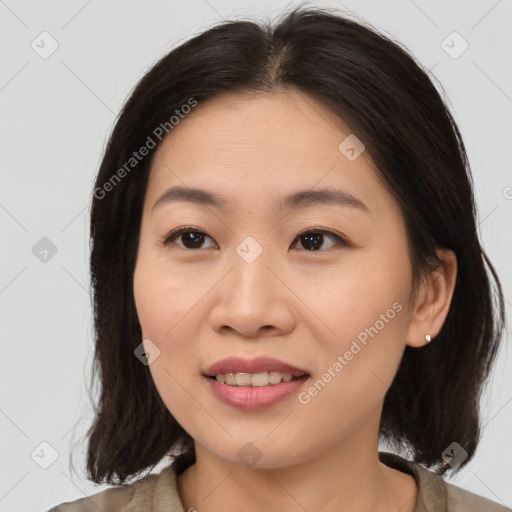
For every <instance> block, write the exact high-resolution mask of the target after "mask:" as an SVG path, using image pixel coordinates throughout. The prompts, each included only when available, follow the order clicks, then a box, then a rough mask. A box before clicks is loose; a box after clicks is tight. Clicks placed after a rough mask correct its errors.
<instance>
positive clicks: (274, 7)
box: [0, 0, 512, 512]
mask: <svg viewBox="0 0 512 512" xmlns="http://www.w3.org/2000/svg"><path fill="white" fill-rule="evenodd" d="M286 5H295V2H290V3H287V2H282V1H277V2H276V1H275V2H271V1H270V0H265V1H263V0H260V1H257V2H256V1H253V2H248V1H240V2H236V3H235V2H232V4H230V3H229V2H227V1H223V0H211V1H210V0H208V1H206V0H190V1H188V2H177V1H163V0H152V1H149V2H127V1H124V2H122V1H121V0H116V1H109V2H105V1H103V2H101V1H99V0H89V1H84V0H73V1H68V2H65V3H64V2H55V1H48V2H37V1H35V0H30V1H24V2H16V1H15V0H6V1H0V23H1V29H0V43H1V44H0V55H1V63H0V109H1V127H0V129H1V133H0V144H1V147H0V150H1V152H0V158H1V162H2V164H1V165H2V167H1V174H0V176H1V185H0V223H1V227H2V249H1V253H0V257H1V261H0V263H1V265H0V312H1V318H0V326H1V333H2V336H1V340H2V341H1V343H2V345H1V346H2V357H1V358H0V365H1V370H0V371H1V376H2V385H1V386H0V429H1V430H0V431H1V437H0V450H1V452H0V464H1V467H0V510H1V511H9V512H16V511H29V510H34V511H40V510H46V509H48V508H50V507H51V506H54V505H56V504H58V503H61V502H63V501H69V500H74V499H77V498H80V497H83V496H85V495H90V494H92V493H94V492H99V491H100V490H102V489H103V488H105V487H106V486H100V487H98V486H94V485H93V484H91V483H90V482H88V481H86V480H85V479H83V478H82V476H81V474H80V472H81V470H82V466H83V463H84V442H83V439H82V436H83V434H84V433H85V431H86V429H87V428H88V427H89V425H90V420H91V414H90V412H91V406H90V404H89V400H88V398H87V383H88V381H89V371H90V367H91V356H92V336H91V332H92V328H91V325H92V324H91V318H92V317H91V307H90V296H89V292H88V282H89V276H88V257H89V242H88V237H89V231H88V220H89V219H88V216H89V198H90V193H91V189H92V185H93V180H94V177H95V173H96V171H97V167H98V164H99V161H100V158H101V154H102V151H103V149H104V146H105V142H106V139H107V136H108V134H109V133H110V130H111V128H112V126H113V123H114V120H115V117H116V114H117V113H118V111H119V110H120V108H121V106H122V104H123V102H124V100H125V99H126V97H127V95H128V94H129V92H130V91H131V89H132V87H133V86H134V85H135V83H136V81H137V80H138V79H139V78H140V77H141V75H142V74H143V73H144V72H145V71H146V70H147V69H148V67H149V66H151V65H152V64H153V63H154V62H155V61H156V60H157V59H158V58H159V57H161V56H162V55H163V54H164V53H166V52H168V51H169V50H170V49H171V48H172V47H174V46H176V45H177V44H179V43H181V42H183V41H184V40H186V39H187V38H189V37H191V36H193V35H195V34H197V33H198V32H200V31H201V30H203V29H204V28H206V27H208V26H211V25H212V24H213V23H215V22H217V21H219V20H221V19H222V18H232V17H247V16H251V17H256V18H258V19H260V18H262V17H266V16H271V15H273V14H277V13H278V12H281V10H282V8H283V7H285V6H286ZM310 5H318V6H331V7H338V8H343V9H347V10H349V11H350V12H351V13H353V14H354V15H356V16H360V17H362V18H364V19H366V20H368V21H369V22H371V23H372V24H374V25H375V26H376V27H377V28H379V29H380V30H382V31H384V32H385V33H387V34H389V35H391V36H392V37H394V38H395V39H397V40H399V41H401V42H402V43H404V44H405V45H406V46H407V47H408V48H410V50H411V51H412V52H413V54H415V55H416V57H417V58H418V60H419V61H420V62H421V63H422V64H423V65H424V66H426V67H428V68H430V69H432V70H433V73H434V75H435V76H437V77H438V79H439V80H440V82H441V83H442V85H443V88H444V90H445V92H446V95H447V96H448V101H449V104H450V105H451V108H452V111H453V112H454V114H455V118H456V121H457V122H458V124H459V127H460V129H461V131H462V134H463V137H464V138H465V142H466V145H467V150H468V153H469V158H470V162H471V164H472V168H473V173H474V179H475V191H476V197H477V202H478V207H479V212H480V230H481V235H482V240H483V243H484V247H485V249H486V251H487V253H488V254H489V256H490V258H491V260H492V262H493V263H494V264H495V266H496V269H497V271H498V273H499V275H500V277H501V280H502V283H503V285H504V291H505V295H506V297H507V299H508V301H507V314H508V315H509V314H510V306H511V301H512V296H511V289H512V272H511V269H510V266H509V265H508V263H509V262H510V255H511V227H510V219H511V217H512V188H511V187H512V175H511V164H510V147H511V142H512V128H511V126H512V123H511V121H512V80H511V79H512V72H511V55H512V31H511V28H510V27H511V26H512V1H511V0H499V1H497V0H478V1H477V0H473V1H463V0H458V1H450V2H447V1H445V0H443V1H427V0H414V1H413V0H388V1H385V2H382V1H378V0H366V1H364V0H360V1H355V0H354V1H346V2H344V3H343V4H342V3H341V2H310ZM43 31H47V32H48V33H49V34H51V36H52V37H53V38H54V39H55V40H56V41H57V43H58V45H59V46H58V49H57V50H56V51H55V52H54V53H53V54H52V55H51V56H49V57H48V58H47V59H43V58H41V57H40V55H39V54H38V53H36V51H34V50H33V49H32V47H31V43H32V42H33V41H35V43H34V45H35V44H39V47H40V49H39V51H42V49H41V47H42V45H43V44H44V46H45V49H46V50H48V49H49V48H50V46H49V44H50V40H49V39H45V40H44V43H41V38H42V37H48V36H39V35H40V34H41V32H43ZM453 31H457V32H459V33H460V34H461V36H462V37H463V38H464V39H465V40H466V41H467V42H468V43H469V48H468V49H467V50H466V51H465V52H464V53H463V54H462V55H460V56H459V57H458V58H452V57H451V56H450V55H448V54H447V53H446V51H445V49H444V48H443V46H442V42H443V41H444V40H445V39H446V38H447V36H449V35H450V34H451V33H452V32H453ZM452 40H453V39H448V43H445V44H449V45H451V46H453V47H454V48H453V49H452V51H457V50H458V49H460V48H461V46H460V41H456V40H454V42H453V43H451V42H450V41H452ZM43 237H48V238H49V239H50V240H51V241H52V242H53V244H55V246H56V248H57V253H56V254H55V255H54V256H53V257H51V258H50V257H49V256H48V261H46V262H42V261H40V259H38V258H37V257H36V255H35V254H34V253H33V252H32V248H33V246H34V245H35V244H36V243H37V242H38V241H39V240H40V239H41V238H43ZM509 341H510V338H507V339H506V340H505V345H506V349H504V350H503V351H502V352H501V353H500V356H499V362H498V364H497V365H496V368H495V372H494V375H493V379H492V382H491V385H490V386H489V387H488V389H487V391H486V393H485V396H484V399H483V405H484V423H485V429H484V431H483V436H482V441H481V443H480V446H479V449H478V451H477V454H476V457H475V459H474V460H473V461H472V462H471V463H470V464H469V466H468V467H466V468H465V469H464V470H463V471H462V473H461V474H460V475H459V476H458V477H457V478H456V479H453V480H452V482H454V483H456V484H458V485H460V486H462V487H464V488H467V489H469V490H471V491H473V492H476V493H478V494H481V495H483V496H486V497H489V498H490V499H493V500H495V501H498V502H501V503H504V504H506V505H508V506H512V486H511V485H510V484H511V483H512V476H511V475H512V463H511V460H510V458H511V456H512V446H511V444H512V443H511V440H510V439H511V438H510V428H511V425H512V403H511V401H512V372H510V371H508V372H507V371H506V369H507V368H510V367H511V363H512V358H511V355H510V350H509V349H508V346H509ZM42 442H47V443H49V444H50V445H51V446H52V447H53V448H54V449H55V450H56V451H57V452H58V458H57V459H56V460H55V462H54V463H53V464H52V465H51V466H50V467H49V468H48V469H43V468H41V467H40V465H39V464H44V463H45V462H46V463H49V462H50V461H51V453H52V452H51V449H49V448H48V447H47V446H46V445H43V446H42V447H41V446H40V443H42ZM34 450H35V452H34ZM71 451H74V452H75V453H76V456H75V460H76V466H77V471H78V474H76V473H75V472H71V473H70V469H69V465H68V463H69V456H70V452H71ZM31 454H33V457H34V458H32V456H31ZM36 461H37V462H38V463H39V464H38V463H36Z"/></svg>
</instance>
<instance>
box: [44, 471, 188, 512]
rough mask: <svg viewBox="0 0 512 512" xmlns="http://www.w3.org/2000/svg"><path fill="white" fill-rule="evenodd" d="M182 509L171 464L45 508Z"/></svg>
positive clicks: (77, 511) (66, 511) (78, 511)
mask: <svg viewBox="0 0 512 512" xmlns="http://www.w3.org/2000/svg"><path fill="white" fill-rule="evenodd" d="M164 510H165V511H166V512H184V511H183V507H182V505H181V501H180V498H179V494H178V490H177V486H176V474H175V472H174V469H173V468H172V466H169V467H166V468H164V469H163V470H162V471H161V472H160V473H157V474H150V475H146V476H145V477H143V478H141V479H139V480H136V481H135V482H133V483H131V484H127V485H123V486H120V487H112V488H110V489H106V490H104V491H101V492H99V493H96V494H93V495H91V496H87V497H85V498H80V499H78V500H75V501H69V502H65V503H61V504H60V505H57V506H55V507H53V508H52V509H50V510H48V512H107V511H108V512H150V511H151V512H160V511H164Z"/></svg>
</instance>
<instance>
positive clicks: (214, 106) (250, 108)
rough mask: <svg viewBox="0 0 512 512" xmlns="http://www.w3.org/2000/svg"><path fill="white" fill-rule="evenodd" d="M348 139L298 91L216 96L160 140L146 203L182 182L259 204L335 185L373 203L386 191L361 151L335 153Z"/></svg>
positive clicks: (348, 134)
mask: <svg viewBox="0 0 512 512" xmlns="http://www.w3.org/2000/svg"><path fill="white" fill-rule="evenodd" d="M347 137H353V134H352V132H351V130H350V128H349V126H348V125H346V124H345V123H344V122H343V121H342V120H341V119H339V118H338V116H336V115H334V114H333V113H332V112H330V111H329V110H328V109H327V108H326V107H325V106H324V105H322V104H320V103H318V102H317V101H316V100H314V99H313V98H311V97H309V96H307V95H305V94H303V93H300V92H296V91H286V92H280V93H272V94H268V93H264V94H263V93H258V94H250V93H238V94H225V95H222V96H218V97H215V98H214V99H212V100H209V101H207V102H205V103H203V104H201V103H199V104H198V105H197V106H196V107H195V108H194V109H193V111H192V112H191V113H190V114H188V115H186V116H185V117H184V119H181V120H180V122H179V124H178V125H177V126H175V127H174V128H173V130H172V132H170V134H169V135H168V136H167V137H166V138H165V139H164V140H163V141H162V143H161V144H160V145H159V147H158V148H157V150H156V153H155V155H154V159H153V162H152V168H151V175H150V180H149V185H148V190H147V202H148V203H151V207H152V206H153V204H154V203H155V201H157V200H158V199H159V197H160V196H161V195H162V192H164V191H165V190H166V189H167V188H169V187H172V186H182V187H191V188H204V189H208V190H210V191H217V192H219V193H218V194H217V195H219V196H223V197H231V198H232V199H233V200H234V201H235V202H236V201H239V203H240V205H247V204H248V203H251V205H252V206H254V207H255V208H258V207H262V206H263V201H266V200H267V199H268V200H269V201H270V200H272V201H276V200H277V199H279V198H280V197H284V196H285V195H290V194H292V193H294V192H295V191H297V190H308V189H309V190H311V189H318V188H322V189H324V188H333V187H334V188H337V189H343V191H345V192H346V193H347V194H350V195H352V196H354V197H357V198H360V199H361V200H363V201H364V202H365V203H366V204H368V203H373V204H374V205H375V200H376V198H375V197H374V196H375V194H378V193H379V192H380V193H385V192H386V191H385V190H382V188H383V187H382V184H381V182H380V180H379V178H378V175H377V173H376V172H375V166H374V164H373V162H372V160H371V158H370V157H369V155H368V154H367V153H366V152H365V151H363V152H362V153H361V154H360V156H358V157H357V158H356V159H354V160H349V159H348V158H347V157H346V156H345V154H344V153H343V152H342V151H340V144H342V143H343V142H344V141H345V140H347ZM379 188H380V190H379ZM365 199H366V200H365ZM388 199H389V198H388ZM377 202H378V201H377ZM230 204H231V203H230ZM230 204H228V205H227V206H228V207H229V206H230ZM282 204H283V202H282V201H281V205H282ZM375 207H377V209H378V205H375Z"/></svg>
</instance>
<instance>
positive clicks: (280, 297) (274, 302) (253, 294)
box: [210, 250, 297, 338]
mask: <svg viewBox="0 0 512 512" xmlns="http://www.w3.org/2000/svg"><path fill="white" fill-rule="evenodd" d="M240 254H242V255H240ZM230 264H231V266H230V269H229V270H228V272H227V274H225V276H224V278H223V279H222V280H221V282H220V283H219V284H218V286H216V287H215V292H214V294H215V295H214V301H215V302H214V306H213V309H212V310H211V316H210V323H211V326H212V328H213V329H214V330H215V331H217V332H219V333H223V334H232V335H234V336H237V337H244V338H261V337H268V336H283V335H286V334H287V333H289V332H291V331H292V330H293V329H294V326H295V322H296V311H297V309H296V307H295V303H296V300H297V299H296V297H295V296H294V294H293V292H292V291H291V289H290V288H289V286H287V276H286V275H285V274H286V273H285V272H284V271H283V270H281V269H280V267H279V265H278V264H277V262H276V258H272V257H271V254H270V251H269V250H263V252H261V254H259V255H258V256H257V257H256V258H255V259H253V258H246V257H245V255H244V253H243V251H242V252H240V253H238V252H237V253H236V254H234V256H233V257H232V258H231V260H230Z"/></svg>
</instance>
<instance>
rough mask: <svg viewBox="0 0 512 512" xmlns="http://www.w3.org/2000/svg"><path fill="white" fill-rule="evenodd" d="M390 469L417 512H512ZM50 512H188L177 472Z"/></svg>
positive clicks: (423, 473) (430, 475) (386, 459)
mask: <svg viewBox="0 0 512 512" xmlns="http://www.w3.org/2000/svg"><path fill="white" fill-rule="evenodd" d="M379 460H380V461H381V462H382V463H383V464H386V466H389V467H392V468H394V469H398V470H399V471H402V472H404V473H408V474H410V475H412V476H413V477H414V479H415V480H416V483H417V484H418V501H417V503H416V507H415V508H414V512H445V511H446V512H505V511H508V512H511V511H512V509H510V508H507V507H505V506H503V505H500V504H498V503H495V502H494V501H490V500H488V499H486V498H483V497H481V496H478V495H476V494H474V493H472V492H469V491H466V490H465V489H462V488H461V487H457V486H456V485H453V484H449V483H447V482H445V481H444V479H443V478H442V477H441V476H439V475H437V474H436V473H434V472H432V471H429V470H428V469H426V468H424V467H423V466H421V465H420V464H416V463H414V462H411V461H408V460H406V459H404V458H402V457H399V456H398V455H395V454H392V453H386V452H379ZM48 512H185V510H184V508H183V505H182V503H181V500H180V497H179V494H178V489H177V487H176V474H175V472H174V468H173V467H172V465H171V466H168V467H167V468H165V469H163V470H162V471H161V472H160V473H158V474H150V475H147V476H145V477H143V478H141V479H139V480H137V481H136V482H134V483H132V484H128V485H125V486H122V487H112V488H110V489H106V490H104V491H102V492H99V493H96V494H94V495H92V496H90V497H87V498H81V499H79V500H76V501H72V502H66V503H62V504H61V505H59V506H57V507H54V508H52V509H51V510H49V511H48Z"/></svg>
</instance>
